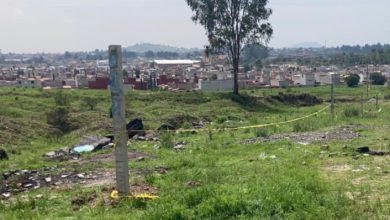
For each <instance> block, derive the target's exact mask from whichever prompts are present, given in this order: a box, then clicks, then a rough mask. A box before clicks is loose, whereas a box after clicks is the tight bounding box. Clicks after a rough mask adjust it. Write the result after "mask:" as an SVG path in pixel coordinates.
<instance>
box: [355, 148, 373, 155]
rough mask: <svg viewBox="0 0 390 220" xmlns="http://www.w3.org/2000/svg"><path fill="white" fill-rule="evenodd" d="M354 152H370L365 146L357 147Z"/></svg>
mask: <svg viewBox="0 0 390 220" xmlns="http://www.w3.org/2000/svg"><path fill="white" fill-rule="evenodd" d="M356 151H357V152H358V153H362V154H363V153H368V152H370V148H369V147H367V146H364V147H358V148H357V149H356Z"/></svg>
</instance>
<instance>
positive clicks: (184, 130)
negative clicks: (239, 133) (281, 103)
mask: <svg viewBox="0 0 390 220" xmlns="http://www.w3.org/2000/svg"><path fill="white" fill-rule="evenodd" d="M329 107H330V105H327V106H326V107H324V108H322V109H320V110H319V111H317V112H314V113H311V114H309V115H306V116H303V117H299V118H295V119H291V120H287V121H282V122H274V123H268V124H258V125H250V126H242V127H235V128H200V129H179V130H164V131H166V132H175V133H182V132H205V131H206V132H215V131H229V130H241V129H248V128H262V127H269V126H279V125H282V124H288V123H292V122H296V121H300V120H303V119H306V118H310V117H313V116H314V115H317V114H319V113H321V112H323V111H325V110H326V109H328V108H329ZM132 131H135V132H137V131H140V132H141V131H143V132H156V131H158V130H132Z"/></svg>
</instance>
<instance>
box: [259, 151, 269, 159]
mask: <svg viewBox="0 0 390 220" xmlns="http://www.w3.org/2000/svg"><path fill="white" fill-rule="evenodd" d="M260 159H261V160H265V159H267V154H266V153H264V152H261V153H260Z"/></svg>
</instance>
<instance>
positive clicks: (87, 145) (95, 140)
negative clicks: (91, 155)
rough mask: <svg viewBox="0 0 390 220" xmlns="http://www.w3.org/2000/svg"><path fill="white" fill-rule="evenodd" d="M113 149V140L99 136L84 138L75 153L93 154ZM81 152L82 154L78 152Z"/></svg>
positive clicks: (75, 148) (76, 147) (74, 149)
mask: <svg viewBox="0 0 390 220" xmlns="http://www.w3.org/2000/svg"><path fill="white" fill-rule="evenodd" d="M111 147H112V139H111V138H109V137H99V136H84V137H83V138H82V140H81V141H80V143H79V144H77V145H76V146H75V147H74V148H73V151H75V152H77V153H81V152H92V151H98V150H102V149H107V148H111ZM78 151H81V152H78Z"/></svg>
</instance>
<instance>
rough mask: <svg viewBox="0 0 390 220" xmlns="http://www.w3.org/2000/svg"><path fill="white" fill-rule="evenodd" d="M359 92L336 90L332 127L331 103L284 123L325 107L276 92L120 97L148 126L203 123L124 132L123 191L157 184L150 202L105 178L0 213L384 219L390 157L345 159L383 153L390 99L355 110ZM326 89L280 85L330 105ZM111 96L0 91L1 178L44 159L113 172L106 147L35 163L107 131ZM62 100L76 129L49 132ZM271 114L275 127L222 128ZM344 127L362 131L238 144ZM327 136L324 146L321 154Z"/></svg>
mask: <svg viewBox="0 0 390 220" xmlns="http://www.w3.org/2000/svg"><path fill="white" fill-rule="evenodd" d="M365 91H366V88H365V87H357V88H354V89H351V88H348V87H346V86H335V98H336V109H335V112H336V113H335V121H334V123H332V122H331V120H330V118H331V117H330V115H329V113H330V111H329V109H326V110H324V111H322V112H319V113H317V114H315V115H313V116H311V117H307V118H305V119H302V120H299V121H294V122H291V123H284V122H287V121H289V120H293V119H296V118H300V117H303V116H307V115H309V114H312V113H314V112H318V111H319V110H320V109H323V108H324V107H325V106H326V105H327V103H322V104H316V105H313V106H299V105H289V104H285V103H281V102H271V101H269V100H267V97H269V96H275V95H278V94H279V93H280V92H284V93H287V91H286V90H284V89H272V90H271V89H261V90H253V91H243V92H242V95H241V96H237V97H233V96H232V94H231V93H200V92H177V93H170V92H165V91H161V92H159V91H156V92H149V91H148V92H143V91H141V92H138V91H137V92H131V93H127V94H126V101H127V103H126V104H127V109H126V110H127V112H128V115H127V119H133V118H141V119H142V120H143V122H144V124H145V126H146V127H147V128H148V129H157V128H158V127H160V126H161V124H163V123H167V122H171V123H172V122H177V125H176V126H178V127H179V128H193V126H192V125H193V124H192V122H198V123H199V122H200V121H203V122H204V128H205V130H204V131H199V132H194V133H180V132H178V133H172V132H170V133H168V132H162V133H159V137H160V140H159V141H135V140H130V142H129V152H133V153H134V152H139V153H142V155H144V156H142V157H139V156H137V157H136V158H132V159H131V160H130V162H129V167H130V170H131V172H130V183H131V187H132V189H138V188H142V189H144V188H148V189H156V191H155V193H156V194H157V195H158V196H159V197H160V198H159V199H158V200H155V201H138V200H133V199H123V200H120V201H112V200H111V199H110V198H109V196H110V189H111V187H112V186H114V182H113V181H114V177H112V176H110V177H107V179H104V180H105V182H103V184H102V185H100V184H97V183H96V182H95V185H88V184H89V182H88V179H86V180H85V181H87V183H86V184H80V185H70V186H69V187H64V186H62V185H58V186H56V188H58V189H55V190H54V189H51V188H41V189H37V190H31V191H30V192H24V193H21V194H18V195H13V196H12V198H11V199H8V200H4V201H3V202H0V219H44V218H52V219H63V218H76V219H96V218H98V219H99V218H101V219H361V218H365V219H386V218H387V216H389V215H390V213H389V210H388V209H386V207H388V206H389V205H390V203H389V201H390V200H389V197H388V195H390V191H389V188H388V187H387V186H388V180H389V179H388V174H387V172H388V167H389V166H388V165H389V164H388V163H389V159H388V157H373V156H368V157H366V156H360V155H355V156H352V155H354V154H353V153H354V151H355V148H356V147H359V146H370V148H371V149H373V150H385V149H389V143H390V142H389V140H388V132H390V130H389V128H388V127H386V126H388V125H389V123H388V122H389V121H390V117H389V115H390V104H389V102H388V101H386V100H384V99H383V96H380V100H379V108H380V109H381V111H379V110H378V109H377V108H376V106H375V103H371V102H367V103H366V102H365V103H364V112H365V114H364V115H363V117H361V116H360V104H359V103H358V102H354V101H353V100H359V99H360V95H361V93H363V92H365ZM329 92H330V88H329V87H315V88H292V89H290V90H289V92H288V93H291V94H295V95H297V94H298V95H299V94H304V93H307V94H311V95H313V96H316V97H318V98H321V99H323V100H325V101H324V102H327V100H328V99H329ZM369 92H370V95H372V94H387V93H388V90H387V89H386V88H384V87H378V86H373V87H371V89H370V90H369ZM108 96H109V94H108V93H107V92H106V91H93V90H74V91H73V90H63V91H61V92H60V91H56V90H53V91H39V90H36V89H21V88H17V89H13V88H0V101H1V102H2V103H3V104H2V105H1V106H0V125H1V126H0V146H1V148H2V149H5V150H6V151H7V153H8V157H9V160H8V161H0V182H1V181H2V179H1V178H3V177H2V175H1V174H3V173H4V172H7V171H10V170H23V169H29V170H34V169H44V168H45V167H46V168H50V167H54V170H55V171H56V172H61V170H62V169H67V170H71V171H74V172H77V173H83V172H87V171H91V170H104V171H106V172H108V173H110V172H111V173H114V171H113V169H112V168H113V167H114V161H113V160H98V159H96V158H105V157H106V155H111V154H112V150H103V151H100V152H96V153H91V154H84V155H82V156H81V158H80V160H79V161H76V162H72V161H64V162H58V163H57V162H52V161H46V160H43V159H42V155H43V154H44V153H46V152H48V151H52V150H57V149H59V148H61V147H64V146H73V145H74V144H75V143H78V142H79V140H80V138H81V137H82V136H83V135H90V134H97V135H105V134H110V133H111V123H112V121H111V120H112V119H110V118H109V112H108V111H107V109H109V106H110V105H111V103H110V99H109V97H108ZM16 97H17V98H16ZM55 97H56V98H55ZM79 97H80V98H79ZM82 97H94V98H97V99H99V100H101V101H100V102H99V104H98V105H97V106H96V107H95V108H94V110H91V109H90V108H85V103H84V102H83V100H82ZM53 99H56V100H53ZM190 100H192V101H190ZM344 100H352V101H348V102H344ZM62 106H66V108H67V110H68V115H67V116H68V119H69V121H71V123H72V124H73V123H76V124H77V125H78V126H79V128H77V129H75V128H72V129H71V132H68V133H64V134H63V135H62V136H56V137H53V136H49V137H48V135H47V133H48V132H49V131H51V128H50V127H51V125H50V124H48V121H47V120H46V112H48V111H50V110H53V109H56V108H57V107H62ZM274 122H281V123H280V124H278V125H275V126H268V127H263V128H250V129H248V128H247V129H239V130H228V129H224V128H227V127H230V126H234V127H238V126H243V127H245V126H251V125H259V124H268V123H274ZM49 125H50V126H49ZM342 125H349V126H352V127H353V128H354V131H356V132H359V134H360V137H358V138H356V139H350V140H346V141H339V140H330V141H326V142H325V143H323V142H320V143H317V142H314V143H310V144H308V145H303V144H299V143H296V142H294V141H292V140H284V139H283V140H275V141H269V142H258V143H253V144H252V143H251V144H242V143H241V141H242V140H245V139H252V138H259V137H261V138H265V139H267V138H270V140H272V138H273V136H275V135H276V136H277V135H280V134H282V133H290V132H293V131H296V132H298V135H299V134H301V133H300V132H305V131H315V132H323V133H324V134H326V132H327V131H328V130H329V129H332V128H333V127H339V126H342ZM294 135H295V134H294ZM179 142H180V143H186V144H184V148H182V149H180V150H175V149H173V146H175V144H177V143H179ZM324 144H327V145H329V148H327V150H325V153H324V150H323V149H322V148H323V147H322V145H324ZM378 167H379V168H380V169H379V168H378ZM355 171H356V172H355ZM106 184H107V185H106ZM0 185H1V184H0ZM85 186H87V187H85ZM90 195H93V196H90ZM77 199H84V200H87V201H89V202H87V203H85V204H82V203H81V204H80V205H77V206H75V205H74V204H72V201H78V200H77ZM90 200H91V201H90ZM129 213H131V214H129Z"/></svg>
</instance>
